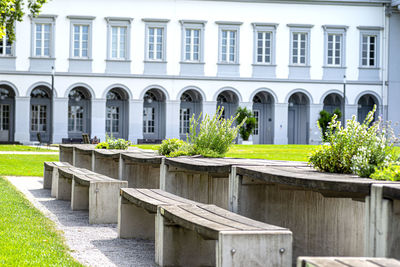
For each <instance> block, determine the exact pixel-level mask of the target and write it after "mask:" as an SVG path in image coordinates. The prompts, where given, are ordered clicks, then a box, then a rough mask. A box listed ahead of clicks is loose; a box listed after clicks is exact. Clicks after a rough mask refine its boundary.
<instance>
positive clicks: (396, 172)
mask: <svg viewBox="0 0 400 267" xmlns="http://www.w3.org/2000/svg"><path fill="white" fill-rule="evenodd" d="M371 178H372V179H375V180H388V181H400V166H399V165H394V164H392V163H390V164H389V165H388V166H386V167H379V168H376V169H375V172H374V173H373V174H372V175H371Z"/></svg>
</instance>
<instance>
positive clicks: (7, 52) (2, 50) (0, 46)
mask: <svg viewBox="0 0 400 267" xmlns="http://www.w3.org/2000/svg"><path fill="white" fill-rule="evenodd" d="M11 55H12V45H11V42H10V40H9V38H8V36H7V35H4V36H3V38H0V56H11Z"/></svg>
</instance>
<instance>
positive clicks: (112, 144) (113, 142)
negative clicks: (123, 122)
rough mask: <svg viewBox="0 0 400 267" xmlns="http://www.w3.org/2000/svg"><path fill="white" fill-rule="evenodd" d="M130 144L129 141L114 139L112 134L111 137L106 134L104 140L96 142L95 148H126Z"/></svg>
mask: <svg viewBox="0 0 400 267" xmlns="http://www.w3.org/2000/svg"><path fill="white" fill-rule="evenodd" d="M130 145H131V142H130V141H127V140H125V139H122V138H119V139H115V138H114V137H113V136H112V135H111V137H110V136H108V135H107V134H106V141H105V142H101V143H99V144H97V146H96V148H99V149H124V150H126V149H128V147H129V146H130Z"/></svg>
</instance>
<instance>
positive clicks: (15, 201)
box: [0, 177, 82, 266]
mask: <svg viewBox="0 0 400 267" xmlns="http://www.w3.org/2000/svg"><path fill="white" fill-rule="evenodd" d="M0 192H1V197H0V214H1V216H0V265H1V266H82V265H80V264H79V263H77V262H76V261H74V259H73V258H72V257H71V256H70V255H69V254H68V253H67V247H66V246H65V244H64V242H63V239H62V237H61V236H60V234H59V233H58V232H57V231H56V229H55V226H54V223H53V222H52V221H50V220H49V219H48V218H46V217H45V216H44V215H43V214H42V213H40V212H39V211H38V210H37V209H35V208H34V207H33V206H32V205H31V204H30V203H29V201H28V200H27V199H25V198H24V197H23V195H22V194H21V193H19V192H18V191H17V190H16V189H15V188H14V187H13V186H12V185H11V184H10V183H9V182H8V181H6V180H5V179H4V178H2V177H0Z"/></svg>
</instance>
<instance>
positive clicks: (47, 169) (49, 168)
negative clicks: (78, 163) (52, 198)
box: [43, 161, 72, 189]
mask: <svg viewBox="0 0 400 267" xmlns="http://www.w3.org/2000/svg"><path fill="white" fill-rule="evenodd" d="M71 166H72V165H71V164H69V163H68V162H59V161H54V162H53V161H45V162H44V170H43V188H44V189H51V188H52V180H53V170H54V168H57V167H71Z"/></svg>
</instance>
